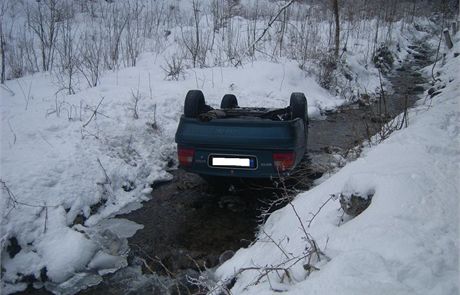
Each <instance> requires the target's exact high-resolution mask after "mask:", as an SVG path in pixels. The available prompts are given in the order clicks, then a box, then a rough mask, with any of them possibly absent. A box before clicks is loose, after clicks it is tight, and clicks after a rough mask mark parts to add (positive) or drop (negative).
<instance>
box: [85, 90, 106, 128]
mask: <svg viewBox="0 0 460 295" xmlns="http://www.w3.org/2000/svg"><path fill="white" fill-rule="evenodd" d="M103 100H104V97H102V98H101V100H100V101H99V103H98V104H97V107H96V109H95V110H94V111H93V113H92V114H91V117H90V118H89V120H88V121H87V122H86V123H85V124H83V128H84V127H86V126H87V125H88V124H89V123H90V122H91V120H92V119H93V117H94V116H96V114H97V110H98V109H99V107H100V106H101V103H102V101H103Z"/></svg>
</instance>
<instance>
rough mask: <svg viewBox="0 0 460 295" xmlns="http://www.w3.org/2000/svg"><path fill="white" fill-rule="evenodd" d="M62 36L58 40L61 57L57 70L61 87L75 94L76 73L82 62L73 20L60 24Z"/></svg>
mask: <svg viewBox="0 0 460 295" xmlns="http://www.w3.org/2000/svg"><path fill="white" fill-rule="evenodd" d="M60 33H61V38H59V39H58V42H57V46H56V47H57V51H58V54H59V57H60V64H59V68H58V72H57V77H58V80H59V81H60V83H61V87H62V88H63V89H65V90H67V93H68V94H75V90H74V86H75V81H74V80H75V75H76V72H77V70H78V67H79V66H78V64H79V63H80V60H79V56H78V52H77V49H76V33H75V30H74V28H73V21H72V20H71V19H66V20H65V21H64V23H63V24H62V25H61V26H60Z"/></svg>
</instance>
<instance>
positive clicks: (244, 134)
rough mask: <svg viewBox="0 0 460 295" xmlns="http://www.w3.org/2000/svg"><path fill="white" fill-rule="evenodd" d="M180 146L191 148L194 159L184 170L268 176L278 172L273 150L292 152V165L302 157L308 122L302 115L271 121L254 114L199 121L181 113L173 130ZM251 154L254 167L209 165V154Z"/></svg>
mask: <svg viewBox="0 0 460 295" xmlns="http://www.w3.org/2000/svg"><path fill="white" fill-rule="evenodd" d="M175 139H176V143H177V144H178V146H180V147H184V148H193V149H194V150H195V154H194V160H193V163H192V164H191V165H190V166H187V167H183V168H184V169H185V170H187V171H190V172H194V173H197V174H201V175H209V176H226V177H243V178H246V177H249V178H271V177H279V176H282V175H285V174H288V173H289V171H286V172H284V173H281V175H280V174H279V173H278V171H277V170H276V169H275V167H274V164H273V153H274V152H291V151H293V152H295V164H294V167H295V166H296V165H297V164H298V163H299V162H300V161H301V160H302V158H303V156H304V154H305V150H306V144H307V126H306V125H305V123H304V121H303V120H301V119H294V120H288V121H274V120H270V119H261V118H254V117H247V118H241V117H239V118H222V119H213V120H211V121H206V122H203V121H200V120H199V119H195V118H186V117H185V116H182V117H181V119H180V122H179V126H178V128H177V132H176V138H175ZM212 155H215V156H223V157H254V158H255V159H256V164H257V167H256V168H254V167H248V168H240V167H231V168H228V167H211V165H210V156H212Z"/></svg>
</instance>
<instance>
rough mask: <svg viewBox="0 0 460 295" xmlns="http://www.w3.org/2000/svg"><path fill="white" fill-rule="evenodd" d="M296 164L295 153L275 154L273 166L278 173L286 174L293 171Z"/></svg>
mask: <svg viewBox="0 0 460 295" xmlns="http://www.w3.org/2000/svg"><path fill="white" fill-rule="evenodd" d="M294 162H295V153H294V152H283V153H273V164H274V165H275V169H276V171H278V172H284V171H287V170H289V169H291V168H292V167H293V166H294Z"/></svg>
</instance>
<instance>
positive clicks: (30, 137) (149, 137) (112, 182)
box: [0, 53, 345, 293]
mask: <svg viewBox="0 0 460 295" xmlns="http://www.w3.org/2000/svg"><path fill="white" fill-rule="evenodd" d="M160 63H161V62H158V63H155V58H154V56H153V55H151V54H149V53H145V54H143V55H142V56H141V58H140V60H139V62H138V66H137V67H135V68H126V69H122V70H119V71H116V72H112V73H107V74H106V75H105V76H104V77H103V79H102V83H101V85H100V86H98V87H95V88H90V89H83V90H81V91H80V92H78V93H77V94H75V95H70V96H69V95H64V94H62V93H58V94H55V92H56V85H55V84H54V83H53V78H52V77H50V76H49V75H48V74H34V75H32V76H27V77H24V78H20V79H17V80H12V81H7V82H6V86H7V87H8V88H9V89H10V90H11V91H12V92H13V93H14V95H12V94H11V93H10V92H9V91H7V90H5V89H4V88H2V89H0V91H1V100H0V109H1V119H2V124H1V134H2V141H1V155H0V157H1V179H2V181H4V182H5V183H6V185H7V186H8V188H9V189H10V190H11V192H13V193H14V195H15V198H16V199H17V201H18V202H20V203H25V204H26V205H21V204H15V206H14V207H13V204H12V203H11V200H9V197H8V196H7V195H6V194H5V191H3V190H2V202H3V203H2V207H1V208H2V211H3V213H2V216H3V220H2V227H1V229H2V233H1V236H2V245H7V244H8V243H9V242H8V240H9V239H10V238H11V237H16V238H17V239H18V241H19V245H20V246H21V248H22V249H21V251H20V252H19V254H18V255H17V256H15V257H14V258H10V257H9V255H8V253H7V252H6V251H4V252H3V253H2V264H4V266H5V269H6V272H7V274H6V275H5V277H4V282H8V283H7V287H5V292H7V293H9V292H10V291H12V290H13V289H10V288H15V287H13V285H12V284H14V282H16V281H18V280H20V279H21V276H18V275H16V274H17V273H18V271H16V270H17V269H18V268H21V271H20V273H21V274H23V275H28V274H33V275H34V276H35V277H39V274H40V270H41V269H43V268H46V270H47V274H48V277H49V279H50V280H51V281H52V282H53V283H54V285H50V284H48V285H47V286H48V287H49V288H53V290H61V291H62V290H64V289H65V290H67V289H68V290H73V289H74V286H73V284H74V283H75V284H81V283H83V282H86V281H89V283H90V284H93V283H94V282H96V281H97V280H98V279H97V278H96V277H94V276H89V275H88V273H91V272H93V271H97V272H98V273H99V274H104V273H106V272H105V271H104V270H103V269H104V267H107V268H108V271H109V272H111V271H113V270H114V269H116V268H120V267H122V266H124V265H125V263H123V262H120V261H119V260H117V259H116V258H115V257H112V256H117V255H121V256H123V261H126V258H125V257H126V255H127V251H128V249H127V246H126V248H124V247H125V246H123V245H121V244H120V245H118V244H117V245H118V246H117V247H119V248H117V249H115V250H114V249H112V248H111V246H110V245H107V243H108V242H106V241H105V240H104V239H102V240H103V241H101V237H100V235H101V234H103V233H105V232H106V231H107V230H108V231H109V232H112V233H113V234H114V236H110V239H109V240H117V238H116V237H118V239H121V240H123V239H124V240H125V239H126V238H127V237H129V236H131V235H132V234H133V233H134V232H135V231H136V230H137V229H139V227H132V226H130V225H127V224H124V225H122V224H119V223H116V222H114V220H113V217H114V216H115V215H117V214H122V213H127V212H129V211H131V210H135V209H137V208H139V206H141V205H140V203H141V202H142V201H145V200H147V199H149V198H150V193H151V191H152V189H151V185H152V184H153V183H155V182H161V181H167V180H170V179H171V177H172V176H171V175H170V174H169V173H168V172H166V168H167V162H168V161H171V160H172V161H176V160H175V159H176V156H175V144H174V139H173V138H174V133H175V130H176V128H177V124H178V120H179V118H180V115H181V114H182V111H183V109H182V108H183V100H184V98H185V94H186V93H187V91H188V90H189V89H195V88H199V89H202V90H203V92H204V93H205V97H206V101H207V103H209V104H210V105H211V106H213V107H218V106H219V105H220V100H221V97H222V96H223V95H224V94H226V93H234V94H236V95H237V97H238V99H239V104H240V105H242V106H261V105H262V106H269V107H285V106H286V105H288V103H289V96H290V93H291V92H294V91H302V92H305V93H306V95H307V98H308V104H309V114H310V116H320V113H321V110H322V109H332V108H335V107H337V106H339V105H341V104H343V103H344V102H345V100H344V99H343V98H339V97H336V96H332V95H331V94H329V93H328V92H327V91H326V90H324V89H322V88H321V87H320V86H319V85H318V84H317V83H316V82H315V80H314V78H313V77H309V76H306V74H305V72H303V71H301V70H300V69H299V68H298V66H297V64H296V63H294V62H292V61H286V62H284V63H274V62H267V61H257V62H253V63H250V64H245V65H243V66H242V67H239V68H235V67H221V68H215V67H214V68H204V69H190V70H188V71H187V72H186V73H185V78H184V79H183V80H180V81H167V80H164V73H163V71H162V70H161V68H160V66H161V64H160ZM254 73H257V74H254ZM149 85H150V86H149ZM21 87H22V88H23V89H26V96H25V97H21V96H22V91H21ZM28 88H30V89H31V96H30V99H29V101H28V103H26V100H27V92H28V90H27V89H28ZM150 88H152V91H150ZM138 89H139V93H140V95H141V97H142V99H141V100H140V102H139V119H138V120H135V119H134V118H133V112H132V110H131V108H132V106H133V103H132V101H131V96H132V92H134V93H136V92H137V91H138ZM150 93H152V95H150ZM102 98H104V99H103V100H102ZM101 100H102V102H101ZM100 102H101V103H100ZM99 103H100V106H99V108H98V109H97V112H98V113H97V114H96V116H95V117H93V118H91V117H92V115H93V112H94V110H95V109H96V108H97V106H98V104H99ZM154 111H155V113H154ZM154 116H155V118H156V125H157V127H156V128H152V124H153V123H154ZM99 163H100V164H99ZM105 174H107V177H106V175H105ZM98 203H99V204H102V205H101V206H100V207H97V206H95V205H96V204H98ZM77 217H78V218H77ZM78 219H82V220H83V224H82V225H80V224H77V223H76V220H78ZM125 226H126V228H125V229H123V227H125ZM45 227H46V230H45ZM126 231H127V232H128V233H126ZM118 242H119V241H118V240H117V243H118ZM120 247H121V248H120ZM121 249H124V250H123V251H122V250H121ZM100 251H103V253H101V252H100ZM110 255H112V256H110ZM24 257H29V260H28V261H26V260H25V259H24ZM25 265H27V267H25ZM72 276H77V277H75V278H74V277H72ZM63 288H64V289H63ZM61 291H59V292H61ZM62 292H63V291H62ZM66 292H67V291H66ZM69 292H70V291H69Z"/></svg>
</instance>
